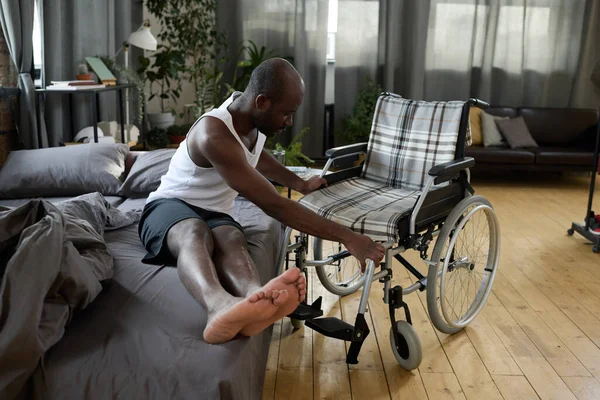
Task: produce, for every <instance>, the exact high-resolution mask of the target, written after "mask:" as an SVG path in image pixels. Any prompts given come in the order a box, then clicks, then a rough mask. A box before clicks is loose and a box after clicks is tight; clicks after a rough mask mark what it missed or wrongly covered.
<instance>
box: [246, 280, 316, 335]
mask: <svg viewBox="0 0 600 400" xmlns="http://www.w3.org/2000/svg"><path fill="white" fill-rule="evenodd" d="M284 275H285V278H284V279H285V280H287V282H289V283H288V284H287V285H288V286H287V287H286V290H287V291H288V293H289V296H288V300H287V302H286V303H285V304H284V305H282V306H281V307H279V309H278V310H277V311H276V312H275V314H274V315H273V316H270V317H268V318H265V319H264V320H259V321H256V320H255V321H253V322H252V323H250V324H249V325H247V326H245V327H244V328H242V330H241V331H240V334H242V335H244V336H254V335H256V334H258V333H260V332H262V331H263V330H264V329H266V328H268V327H269V326H271V324H273V323H275V322H276V321H279V320H280V319H281V318H283V317H285V316H286V315H289V314H291V313H292V312H294V310H295V309H296V308H297V307H298V305H299V304H300V303H301V302H303V301H304V299H305V298H306V278H305V277H304V275H302V273H300V270H299V269H298V268H292V269H290V270H287V271H286V272H284V273H283V274H281V275H280V276H279V277H278V278H281V277H283V276H284ZM275 279H277V278H275ZM271 282H272V281H271ZM269 283H270V282H269ZM268 285H269V284H267V285H266V286H265V287H267V286H268Z"/></svg>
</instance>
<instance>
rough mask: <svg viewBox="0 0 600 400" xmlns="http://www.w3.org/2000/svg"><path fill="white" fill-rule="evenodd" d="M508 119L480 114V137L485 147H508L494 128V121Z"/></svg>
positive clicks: (495, 127)
mask: <svg viewBox="0 0 600 400" xmlns="http://www.w3.org/2000/svg"><path fill="white" fill-rule="evenodd" d="M503 119H508V117H496V116H494V115H491V114H488V113H486V112H484V111H482V112H481V135H482V136H483V145H484V146H485V147H490V146H491V147H508V143H506V140H505V139H504V138H503V137H502V134H501V133H500V131H499V130H498V127H497V126H496V121H498V120H503Z"/></svg>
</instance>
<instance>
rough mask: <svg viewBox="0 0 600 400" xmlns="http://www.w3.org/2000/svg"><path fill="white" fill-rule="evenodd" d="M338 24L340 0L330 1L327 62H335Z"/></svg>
mask: <svg viewBox="0 0 600 400" xmlns="http://www.w3.org/2000/svg"><path fill="white" fill-rule="evenodd" d="M337 22H338V0H329V12H328V14H327V62H332V63H333V62H335V34H336V32H337Z"/></svg>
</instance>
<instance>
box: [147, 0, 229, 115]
mask: <svg viewBox="0 0 600 400" xmlns="http://www.w3.org/2000/svg"><path fill="white" fill-rule="evenodd" d="M144 4H145V5H146V7H147V9H148V11H149V12H150V13H151V14H152V15H153V16H154V17H155V18H156V19H158V20H159V22H160V24H161V26H163V28H164V29H163V30H162V31H161V32H160V33H159V34H158V35H157V36H158V39H159V40H160V41H161V42H162V43H164V44H168V45H169V46H171V47H172V49H173V50H174V51H177V52H178V53H179V54H181V56H182V57H183V60H185V61H184V63H183V65H182V76H183V77H184V79H186V81H187V82H190V83H192V84H193V85H194V91H195V93H196V100H195V105H196V107H195V110H196V114H199V113H203V112H204V111H206V109H207V108H210V107H211V105H210V104H208V102H207V100H208V99H209V98H210V97H211V96H212V92H211V93H209V89H210V88H207V87H206V86H205V82H206V81H207V79H208V75H209V74H210V73H211V71H213V70H214V68H215V64H216V62H217V54H218V52H219V49H220V48H221V46H225V45H226V41H225V35H223V34H219V33H218V32H217V20H216V8H217V5H216V4H217V3H216V0H145V1H144ZM196 116H199V115H196ZM180 117H182V118H183V115H180Z"/></svg>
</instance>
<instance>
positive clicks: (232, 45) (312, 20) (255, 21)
mask: <svg viewBox="0 0 600 400" xmlns="http://www.w3.org/2000/svg"><path fill="white" fill-rule="evenodd" d="M327 12H328V1H327V0H223V1H221V0H220V1H218V3H217V21H218V29H219V31H220V32H224V33H226V34H227V43H228V55H229V56H230V57H232V58H233V59H235V57H237V51H238V49H239V44H240V42H242V41H243V40H252V41H253V42H254V43H256V45H257V46H258V47H260V46H263V45H264V46H266V48H267V51H269V50H275V51H276V52H277V54H278V55H281V56H291V57H293V63H294V66H295V67H296V69H297V70H298V72H299V73H300V74H301V75H302V77H303V79H304V83H305V84H306V92H305V96H304V102H303V104H302V105H301V106H300V108H299V109H298V111H297V112H296V115H295V117H294V125H293V127H292V128H291V130H290V131H289V132H285V133H284V134H283V137H282V138H281V140H280V141H281V142H282V143H283V144H284V145H286V144H287V143H289V141H290V140H291V138H292V137H293V136H295V135H297V134H298V133H299V132H300V130H302V129H303V128H309V130H308V131H307V132H306V133H305V135H304V137H303V140H302V144H303V147H302V151H303V152H304V154H306V155H308V156H309V157H322V156H323V153H324V150H323V124H324V106H325V73H326V69H325V68H326V50H327ZM232 69H233V66H232V64H230V65H229V68H228V69H227V71H226V72H227V74H226V75H225V77H226V78H225V79H228V78H230V77H231V72H232Z"/></svg>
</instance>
